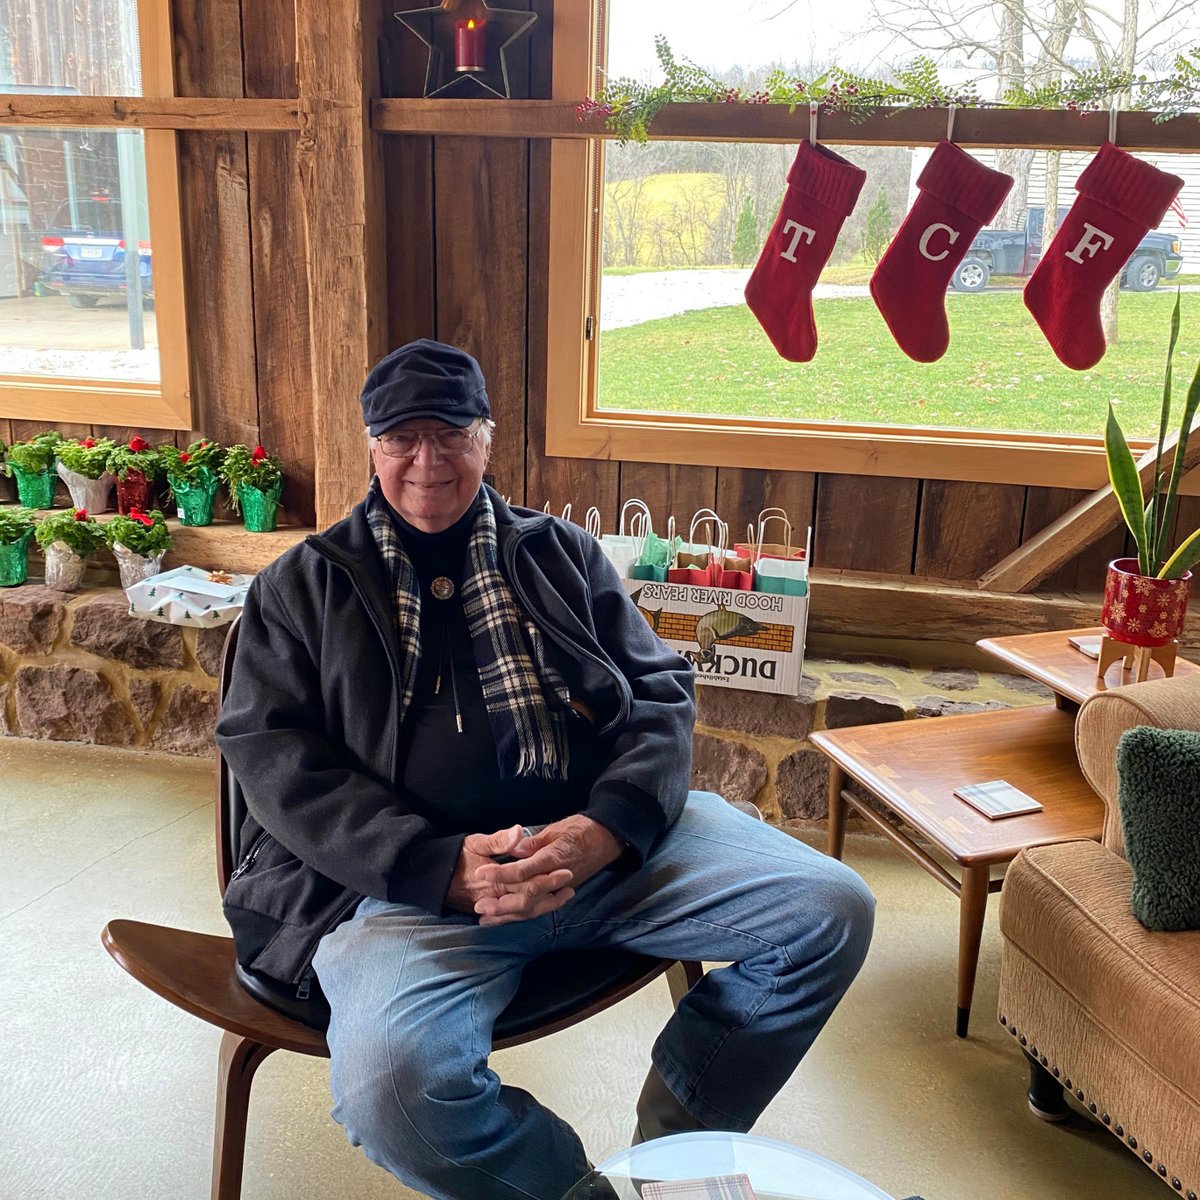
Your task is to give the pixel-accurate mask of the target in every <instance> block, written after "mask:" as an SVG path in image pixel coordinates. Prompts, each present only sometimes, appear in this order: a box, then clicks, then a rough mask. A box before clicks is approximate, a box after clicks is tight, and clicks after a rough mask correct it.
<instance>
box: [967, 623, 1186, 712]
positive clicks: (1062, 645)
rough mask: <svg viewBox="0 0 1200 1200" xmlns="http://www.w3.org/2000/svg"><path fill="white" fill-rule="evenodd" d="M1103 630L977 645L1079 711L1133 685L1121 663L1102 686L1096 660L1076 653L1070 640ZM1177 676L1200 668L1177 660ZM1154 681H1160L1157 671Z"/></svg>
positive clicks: (1025, 636)
mask: <svg viewBox="0 0 1200 1200" xmlns="http://www.w3.org/2000/svg"><path fill="white" fill-rule="evenodd" d="M1103 633H1104V630H1103V629H1101V628H1099V627H1098V626H1097V627H1096V628H1094V629H1061V630H1058V629H1056V630H1050V631H1049V632H1046V633H1021V634H1016V635H1015V636H1012V637H998V638H983V639H982V640H981V641H978V642H976V643H975V644H976V645H977V646H978V647H979V648H980V650H982V651H984V653H986V654H990V655H991V656H992V657H993V658H995V659H997V660H998V661H1000V662H1002V663H1004V665H1005V666H1007V667H1011V668H1012V669H1013V670H1014V671H1017V672H1019V673H1020V674H1022V675H1028V676H1029V678H1030V679H1036V680H1037V681H1038V682H1039V683H1044V684H1045V685H1046V686H1047V687H1048V688H1050V690H1051V691H1053V692H1054V693H1055V695H1056V696H1057V697H1058V705H1059V707H1060V708H1063V707H1073V708H1078V707H1079V705H1081V704H1082V703H1083V702H1084V701H1085V700H1086V699H1087V698H1088V697H1089V696H1090V695H1092V694H1093V693H1094V692H1096V691H1100V690H1102V689H1106V688H1113V687H1121V686H1122V685H1124V684H1127V683H1133V682H1134V679H1135V676H1134V673H1133V671H1131V670H1127V669H1126V667H1125V665H1124V663H1123V662H1122V661H1121V660H1120V659H1118V660H1117V661H1116V662H1113V663H1110V664H1109V666H1108V669H1107V670H1106V671H1105V672H1104V675H1103V677H1102V678H1101V681H1100V683H1099V684H1097V682H1096V660H1095V659H1094V658H1091V657H1089V656H1088V655H1086V654H1084V653H1083V651H1082V650H1076V649H1075V647H1074V646H1072V645H1071V643H1070V642H1069V641H1068V640H1067V639H1068V638H1072V637H1076V638H1088V637H1093V638H1098V637H1100V636H1101V634H1103ZM1175 674H1176V675H1200V667H1198V666H1196V664H1195V663H1192V662H1188V661H1187V660H1186V659H1183V658H1177V659H1176V660H1175ZM1151 678H1153V679H1158V678H1161V672H1160V671H1158V670H1154V671H1153V672H1152V674H1151Z"/></svg>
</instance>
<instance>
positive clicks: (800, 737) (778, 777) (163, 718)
mask: <svg viewBox="0 0 1200 1200" xmlns="http://www.w3.org/2000/svg"><path fill="white" fill-rule="evenodd" d="M224 638H225V630H224V629H223V628H222V629H204V630H195V629H181V628H179V627H178V626H174V625H162V624H159V623H157V622H153V621H145V620H140V619H138V618H135V617H130V616H129V615H128V610H127V605H126V601H125V596H124V593H123V592H121V591H120V590H119V589H118V588H115V587H109V588H98V589H90V590H87V591H84V592H80V593H77V594H68V595H64V594H63V593H61V592H55V591H52V590H50V589H49V588H46V587H43V586H41V585H38V584H28V585H26V586H24V587H19V588H10V589H4V590H0V731H2V732H4V733H8V734H16V735H18V736H21V737H33V738H48V739H52V740H55V741H74V742H88V743H92V744H97V745H105V746H141V747H148V748H151V749H156V750H166V751H170V752H172V753H176V754H190V755H200V756H207V755H209V754H211V753H212V729H213V724H214V723H215V721H216V711H217V680H216V675H217V671H218V669H219V666H220V661H221V647H222V644H223V643H224ZM856 658H857V656H854V655H850V654H846V653H841V654H839V656H838V657H837V658H832V657H825V658H823V657H820V655H819V654H812V655H810V656H809V659H808V661H807V662H806V663H805V668H804V678H803V684H802V689H801V692H800V695H799V696H795V697H791V696H771V695H767V694H765V693H761V692H745V691H737V690H734V689H732V688H718V687H706V686H704V685H701V686H699V687H698V688H697V693H698V714H697V728H696V739H695V770H694V783H695V786H697V787H702V788H706V789H709V790H712V791H715V792H719V793H721V795H723V796H725V797H727V798H728V799H730V800H750V801H753V802H754V803H755V804H757V805H758V807H759V808H760V809H761V810H762V812H763V814H764V815H765V816H766V817H767V818H768V819H769V820H772V821H776V822H778V821H784V820H797V819H799V820H817V819H821V818H823V817H825V815H826V814H827V811H828V807H827V806H828V787H829V771H828V765H827V763H826V760H825V757H824V755H822V754H821V753H820V751H818V750H816V749H815V748H814V747H813V746H812V744H811V743H810V742H809V740H808V735H809V733H810V732H811V731H812V730H814V729H834V728H838V727H839V726H847V725H864V724H871V723H874V722H879V721H903V720H910V719H917V718H930V717H940V716H944V715H950V714H954V713H966V712H982V711H984V710H986V709H991V708H1009V707H1013V706H1016V705H1022V704H1044V703H1046V701H1047V700H1048V699H1050V697H1051V693H1050V691H1049V690H1048V689H1047V688H1044V687H1042V686H1041V685H1040V684H1037V683H1034V682H1033V681H1032V680H1029V679H1025V678H1023V677H1020V676H1014V675H999V674H988V673H984V672H978V671H974V670H969V669H946V668H936V667H934V668H930V667H921V666H920V665H914V664H912V663H909V662H906V661H903V660H901V659H898V658H887V659H881V658H880V656H878V655H871V656H866V655H864V656H861V658H862V661H857V660H856Z"/></svg>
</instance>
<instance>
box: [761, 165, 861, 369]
mask: <svg viewBox="0 0 1200 1200" xmlns="http://www.w3.org/2000/svg"><path fill="white" fill-rule="evenodd" d="M866 178H867V173H866V172H865V171H863V170H862V169H861V168H859V167H856V166H855V165H854V164H853V163H851V162H847V161H846V160H845V159H844V158H842V157H841V156H840V155H838V154H834V153H833V151H832V150H826V149H825V147H824V146H816V145H813V144H812V143H811V142H801V143H800V149H799V150H797V151H796V160H795V162H793V163H792V169H791V170H790V171H788V177H787V190H786V191H785V192H784V196H783V204H782V205H780V208H779V215H778V216H777V217H776V218H775V224H774V225H773V226H772V228H771V232H770V233H769V234H768V235H767V241H766V244H765V245H764V246H763V248H762V253H761V254H760V255H759V257H758V262H757V264H756V265H755V267H754V270H753V272H752V273H751V275H750V280H749V282H748V283H747V284H746V303H747V304H748V305H749V306H750V311H751V312H752V313H754V315H755V316H756V317H757V318H758V322H759V324H760V325H761V326H762V327H763V329H765V330H766V332H767V336H768V337H769V338H770V339H771V344H772V345H773V346H774V347H775V349H776V350H778V351H779V353H780V354H781V355H782V356H783V357H784V358H786V359H788V360H789V361H791V362H809V361H810V360H811V359H812V357H813V355H814V354H816V352H817V327H816V324H815V322H814V321H813V310H812V290H813V286H814V285H815V284H816V282H817V276H819V275H820V274H821V270H822V268H823V267H824V266H825V264H826V263H827V262H828V261H829V256H830V254H832V253H833V246H834V243H835V242H836V241H837V236H838V232H839V231H840V230H841V228H842V223H843V222H844V221H845V220H846V218H847V217H848V216H849V215H850V213H851V212H853V211H854V205H855V203H856V202H857V200H858V193H859V192H860V191H862V185H863V182H864V181H865V180H866Z"/></svg>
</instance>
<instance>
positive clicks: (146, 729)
mask: <svg viewBox="0 0 1200 1200" xmlns="http://www.w3.org/2000/svg"><path fill="white" fill-rule="evenodd" d="M224 640H225V630H224V629H205V630H195V629H181V628H179V627H178V626H175V625H162V624H159V623H158V622H156V621H143V620H139V619H137V618H133V617H130V616H129V614H128V603H127V601H126V599H125V594H124V592H122V591H121V590H120V589H119V588H101V589H95V590H88V591H84V592H79V593H63V592H56V591H53V590H52V589H50V588H47V587H43V586H42V585H40V584H27V585H25V586H24V587H18V588H6V589H4V590H2V591H0V732H2V733H6V734H16V735H18V736H20V737H32V738H48V739H51V740H54V741H67V742H87V743H89V744H92V745H100V746H145V747H149V748H152V749H156V750H167V751H171V752H173V753H176V754H192V755H208V754H211V753H212V729H213V725H214V723H215V722H216V713H217V680H216V674H217V670H218V668H219V666H220V662H221V647H222V645H223V644H224Z"/></svg>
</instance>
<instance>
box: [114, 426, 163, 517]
mask: <svg viewBox="0 0 1200 1200" xmlns="http://www.w3.org/2000/svg"><path fill="white" fill-rule="evenodd" d="M108 469H109V470H110V471H111V472H112V473H113V474H114V475H115V476H116V477H117V512H119V513H121V514H122V515H124V516H128V515H129V512H130V510H131V509H134V508H140V509H141V510H142V512H147V511H148V510H149V509H152V508H153V507H154V504H155V494H154V492H155V487H154V482H155V479H156V478H157V477H158V473H159V471H161V470H162V454H161V453H160V452H159V451H157V450H155V449H154V447H153V446H151V445H150V443H149V442H148V441H146V439H145V438H143V437H133V438H130V439H129V441H128V443H127V444H125V445H120V446H114V447H113V450H112V453H111V454H109V456H108Z"/></svg>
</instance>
